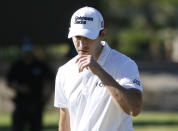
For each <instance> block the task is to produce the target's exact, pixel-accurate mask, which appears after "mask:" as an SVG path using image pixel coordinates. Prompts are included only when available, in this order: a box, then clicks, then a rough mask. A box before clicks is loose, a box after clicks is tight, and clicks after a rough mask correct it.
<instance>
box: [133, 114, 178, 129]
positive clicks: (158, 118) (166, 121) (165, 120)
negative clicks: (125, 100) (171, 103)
mask: <svg viewBox="0 0 178 131" xmlns="http://www.w3.org/2000/svg"><path fill="white" fill-rule="evenodd" d="M133 122H134V129H135V131H178V112H143V113H141V114H140V115H139V116H137V117H134V118H133Z"/></svg>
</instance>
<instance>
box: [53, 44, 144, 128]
mask: <svg viewBox="0 0 178 131" xmlns="http://www.w3.org/2000/svg"><path fill="white" fill-rule="evenodd" d="M101 43H102V44H103V45H104V48H103V50H102V52H101V55H100V56H99V59H98V63H99V64H100V65H101V66H102V68H103V69H104V70H105V71H106V72H108V73H109V74H110V75H111V76H112V77H113V78H114V79H115V80H116V81H117V82H118V83H119V84H120V85H122V86H123V87H125V88H136V89H138V90H141V91H142V87H141V84H140V78H139V72H138V68H137V65H136V64H135V62H134V61H133V60H131V59H130V58H129V57H127V56H125V55H123V54H121V53H119V52H118V51H116V50H113V49H111V48H110V47H109V46H108V44H107V43H106V42H104V41H102V42H101ZM77 57H78V56H76V57H74V58H73V59H72V60H70V61H69V62H68V63H66V64H65V65H63V66H61V67H60V68H59V70H58V72H57V76H56V85H55V99H54V106H55V107H57V108H68V110H69V114H70V124H71V125H70V126H71V131H133V126H132V117H131V116H130V115H127V114H126V113H124V112H123V111H122V110H121V109H120V108H119V107H118V106H117V105H116V104H115V103H114V101H113V99H112V97H111V95H110V94H109V93H108V91H107V90H106V88H105V87H104V85H103V84H102V82H101V80H100V79H99V78H98V77H97V76H96V75H94V74H93V73H92V72H91V71H90V70H84V71H83V72H81V73H79V71H78V64H76V63H75V61H76V59H77Z"/></svg>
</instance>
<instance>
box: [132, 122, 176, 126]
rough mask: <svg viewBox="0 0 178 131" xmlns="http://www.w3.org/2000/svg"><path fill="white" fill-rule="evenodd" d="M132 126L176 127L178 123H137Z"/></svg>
mask: <svg viewBox="0 0 178 131" xmlns="http://www.w3.org/2000/svg"><path fill="white" fill-rule="evenodd" d="M133 125H135V126H163V125H164V126H174V125H178V121H165V122H163V121H160V122H159V121H149V122H148V121H143V122H142V121H139V122H134V123H133Z"/></svg>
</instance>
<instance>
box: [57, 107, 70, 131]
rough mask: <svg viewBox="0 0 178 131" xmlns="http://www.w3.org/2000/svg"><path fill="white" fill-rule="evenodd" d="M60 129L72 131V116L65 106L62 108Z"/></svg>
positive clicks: (60, 130)
mask: <svg viewBox="0 0 178 131" xmlns="http://www.w3.org/2000/svg"><path fill="white" fill-rule="evenodd" d="M58 130H59V131H70V117H69V112H68V110H67V109H65V108H61V109H60V119H59V127H58Z"/></svg>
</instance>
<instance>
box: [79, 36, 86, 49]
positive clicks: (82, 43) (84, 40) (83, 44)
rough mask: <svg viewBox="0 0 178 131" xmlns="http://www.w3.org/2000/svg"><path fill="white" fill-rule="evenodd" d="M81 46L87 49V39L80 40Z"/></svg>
mask: <svg viewBox="0 0 178 131" xmlns="http://www.w3.org/2000/svg"><path fill="white" fill-rule="evenodd" d="M79 43H80V46H82V47H85V46H86V39H85V38H84V37H81V38H80V39H79Z"/></svg>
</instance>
